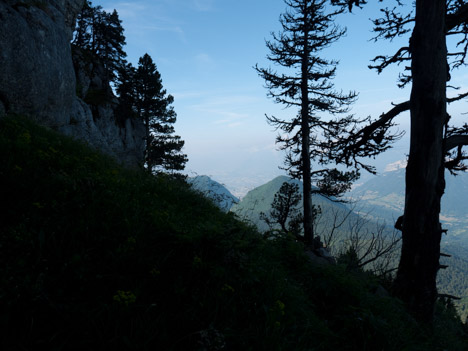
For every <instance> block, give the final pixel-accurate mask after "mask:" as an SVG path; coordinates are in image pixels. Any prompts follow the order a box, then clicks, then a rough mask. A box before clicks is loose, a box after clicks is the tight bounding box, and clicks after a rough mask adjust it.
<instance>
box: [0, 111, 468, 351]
mask: <svg viewBox="0 0 468 351" xmlns="http://www.w3.org/2000/svg"><path fill="white" fill-rule="evenodd" d="M0 159H1V162H0V184H1V193H0V195H1V196H0V206H1V209H2V221H1V224H0V306H2V314H1V316H0V330H1V332H0V333H1V334H0V337H1V338H0V348H1V349H4V350H14V349H24V350H32V349H38V348H39V346H42V347H43V349H47V350H74V349H77V350H104V349H114V350H120V349H128V350H221V349H225V350H226V349H227V350H332V349H334V350H439V349H440V350H442V349H450V350H463V349H466V347H467V345H466V344H463V341H462V328H461V326H460V324H459V323H458V321H457V320H456V318H455V317H454V316H453V315H452V311H451V310H447V309H443V308H440V309H439V313H438V318H437V322H436V328H435V331H436V334H435V335H431V334H430V333H429V332H428V331H426V329H425V328H424V327H422V326H420V325H418V324H417V323H416V322H415V321H414V320H412V318H411V317H410V316H409V315H408V314H406V312H405V311H404V308H403V307H402V306H401V304H400V303H399V302H398V301H397V300H395V299H392V298H389V297H384V298H381V297H377V296H376V295H375V294H374V293H373V292H372V291H374V290H375V289H376V287H377V282H376V281H375V279H373V278H372V277H369V276H367V275H364V274H363V273H359V272H356V273H350V272H347V271H346V270H345V268H344V267H342V266H329V267H315V266H312V265H310V264H309V262H308V261H307V259H306V257H305V256H304V254H303V253H302V250H301V248H300V247H299V246H298V245H297V244H296V243H294V242H291V241H288V240H286V239H277V240H275V241H268V242H267V241H265V240H263V239H262V237H261V236H260V235H259V234H258V233H257V232H256V231H255V230H253V229H252V228H251V227H249V226H247V225H245V224H243V223H241V222H239V221H237V220H235V219H234V218H233V217H232V216H230V215H226V214H223V213H221V212H220V211H219V210H217V209H216V208H215V207H214V206H213V205H211V204H210V202H209V201H207V200H205V199H204V198H202V197H200V196H199V195H197V194H195V193H194V192H192V191H191V190H190V189H189V188H188V187H187V186H186V185H185V184H184V183H182V182H177V181H173V180H170V179H168V178H166V177H157V178H156V177H152V176H149V175H147V174H144V173H143V172H139V171H129V170H125V169H123V168H121V167H119V166H118V165H117V164H115V163H114V162H113V161H112V160H110V159H108V158H106V157H103V156H101V155H99V154H98V153H96V152H94V151H91V150H89V149H88V148H86V147H84V146H82V145H80V144H78V143H76V142H73V141H71V140H70V139H67V138H64V137H62V136H59V135H57V134H55V133H52V132H50V131H47V130H45V129H43V128H40V127H37V126H35V125H33V124H30V123H29V122H27V121H25V120H23V119H21V118H15V119H4V120H2V121H1V122H0Z"/></svg>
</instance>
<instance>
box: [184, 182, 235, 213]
mask: <svg viewBox="0 0 468 351" xmlns="http://www.w3.org/2000/svg"><path fill="white" fill-rule="evenodd" d="M187 182H188V183H189V184H191V185H192V188H193V189H195V190H197V191H199V192H200V193H202V194H203V195H204V196H205V197H207V198H209V199H211V200H212V201H213V202H214V203H215V204H216V206H218V207H219V208H220V209H221V210H222V211H224V212H229V210H230V209H231V207H232V206H233V205H234V204H236V203H238V202H239V199H238V198H237V197H235V196H234V195H232V194H231V192H230V191H229V190H228V189H227V188H226V187H225V186H224V185H222V184H220V183H218V182H217V181H215V180H213V179H211V178H210V177H208V176H206V175H201V176H196V177H193V178H188V179H187Z"/></svg>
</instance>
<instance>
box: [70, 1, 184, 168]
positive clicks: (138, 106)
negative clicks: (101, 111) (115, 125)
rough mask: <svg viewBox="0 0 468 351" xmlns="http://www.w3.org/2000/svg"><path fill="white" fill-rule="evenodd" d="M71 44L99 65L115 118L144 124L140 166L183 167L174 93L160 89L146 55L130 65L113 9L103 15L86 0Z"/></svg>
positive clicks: (121, 28)
mask: <svg viewBox="0 0 468 351" xmlns="http://www.w3.org/2000/svg"><path fill="white" fill-rule="evenodd" d="M72 44H73V45H74V46H75V47H77V48H79V49H81V50H83V51H85V52H87V53H89V54H90V55H92V57H94V58H95V59H97V60H99V62H100V63H101V64H102V65H103V66H104V68H105V71H106V75H107V79H108V80H109V82H110V83H112V84H113V85H114V87H115V92H116V93H117V97H118V98H119V105H118V108H117V109H116V110H115V113H116V117H117V119H119V120H125V119H127V118H136V119H140V120H142V121H143V123H144V126H145V132H146V133H145V143H146V149H145V167H146V168H147V169H148V170H149V171H150V172H170V173H176V172H178V171H182V170H183V169H184V168H185V164H186V162H187V161H188V159H187V155H185V154H183V153H182V148H183V146H184V141H183V140H182V139H181V138H180V136H178V135H176V134H175V130H174V123H175V122H176V117H177V115H176V113H175V111H174V107H173V106H172V104H173V102H174V97H173V96H172V95H169V94H167V92H166V90H165V89H164V88H163V84H162V79H161V75H160V73H159V72H158V70H157V67H156V64H155V63H154V62H153V59H152V58H151V56H150V55H149V54H147V53H146V54H144V55H143V56H142V57H141V58H140V60H139V61H138V66H137V67H133V66H132V64H131V63H129V62H127V61H126V59H125V57H126V56H127V54H126V52H125V51H124V49H123V48H124V46H125V44H126V43H125V36H124V29H123V27H122V21H121V20H120V19H119V15H118V13H117V11H116V10H114V11H113V12H112V13H108V12H106V11H104V10H103V9H102V7H101V6H93V5H92V3H91V1H89V0H88V1H86V2H85V4H84V6H83V9H82V11H81V12H80V13H79V15H78V18H77V24H76V28H75V33H74V37H73V41H72Z"/></svg>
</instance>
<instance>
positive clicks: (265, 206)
mask: <svg viewBox="0 0 468 351" xmlns="http://www.w3.org/2000/svg"><path fill="white" fill-rule="evenodd" d="M284 182H288V183H294V184H297V185H298V186H299V191H300V193H301V195H302V182H301V181H299V180H297V179H292V178H289V177H287V176H279V177H276V178H274V179H273V180H271V181H269V182H268V183H266V184H263V185H261V186H259V187H257V188H255V189H252V190H251V191H249V192H248V193H247V195H246V196H244V197H243V198H242V200H241V201H240V202H239V203H238V204H236V205H234V206H233V207H232V209H231V211H232V212H234V213H235V214H236V215H237V216H238V217H239V218H241V219H243V220H247V221H249V222H250V223H252V224H254V225H255V226H256V227H257V228H258V229H259V230H260V231H266V230H268V229H269V227H268V225H267V224H266V223H265V222H264V221H263V220H262V219H261V218H260V213H262V212H263V213H266V214H267V213H268V212H269V211H270V209H271V204H272V203H273V200H274V197H275V194H276V193H277V192H278V191H279V189H280V187H281V185H282V184H283V183H284ZM312 204H314V205H316V206H320V208H321V211H322V214H321V215H319V218H318V220H317V222H316V228H315V229H316V234H319V235H321V234H324V231H325V230H326V228H327V226H328V225H329V224H330V221H331V220H332V217H333V216H335V215H339V216H344V215H345V214H347V213H348V212H350V211H351V210H350V208H349V207H348V206H347V205H346V204H343V203H340V202H334V201H331V200H329V199H327V198H325V197H323V196H321V195H317V194H314V195H312ZM298 207H299V208H301V207H302V201H301V202H300V203H299V205H298ZM357 217H358V215H356V214H354V213H351V214H350V215H349V218H348V219H349V220H350V221H351V220H353V219H356V218H357ZM344 227H345V226H343V228H342V229H344Z"/></svg>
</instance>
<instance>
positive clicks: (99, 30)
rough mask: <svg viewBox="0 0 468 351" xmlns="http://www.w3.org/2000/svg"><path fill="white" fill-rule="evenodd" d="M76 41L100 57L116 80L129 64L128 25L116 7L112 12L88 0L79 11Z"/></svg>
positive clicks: (109, 73)
mask: <svg viewBox="0 0 468 351" xmlns="http://www.w3.org/2000/svg"><path fill="white" fill-rule="evenodd" d="M76 23H77V24H76V28H75V35H74V39H73V42H72V43H73V44H74V45H75V46H77V47H79V48H81V49H84V50H86V51H88V52H89V53H91V54H92V55H93V56H94V57H97V58H99V60H100V61H101V63H102V64H103V65H104V67H105V69H106V71H107V74H108V79H109V80H110V81H115V79H116V78H117V75H118V71H119V70H120V69H121V67H122V66H124V65H125V57H126V56H127V54H126V52H125V51H124V50H123V47H124V45H125V36H124V29H123V27H122V21H121V20H120V19H119V15H118V13H117V11H116V10H114V11H113V12H112V13H108V12H106V11H104V10H103V9H102V7H101V6H96V7H93V5H92V3H91V1H89V0H87V1H86V2H85V4H84V5H83V9H82V10H81V12H80V13H79V14H78V18H77V22H76Z"/></svg>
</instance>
